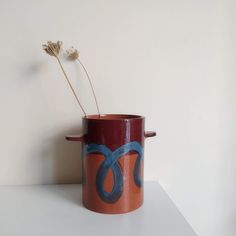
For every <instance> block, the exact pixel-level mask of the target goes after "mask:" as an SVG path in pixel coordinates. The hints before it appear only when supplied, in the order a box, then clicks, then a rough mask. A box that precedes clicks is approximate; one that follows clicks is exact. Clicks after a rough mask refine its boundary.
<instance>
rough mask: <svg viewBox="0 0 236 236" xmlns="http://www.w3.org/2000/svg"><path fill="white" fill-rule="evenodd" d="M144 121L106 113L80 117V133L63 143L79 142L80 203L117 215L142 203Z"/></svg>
mask: <svg viewBox="0 0 236 236" xmlns="http://www.w3.org/2000/svg"><path fill="white" fill-rule="evenodd" d="M144 123H145V118H144V117H143V116H138V115H125V114H106V115H100V116H99V115H88V116H86V117H83V133H82V134H81V135H68V136H66V139H67V140H70V141H79V142H81V143H82V189H83V190H82V192H83V193H82V195H83V197H82V199H83V200H82V201H83V205H84V206H85V207H86V208H87V209H89V210H92V211H95V212H100V213H107V214H120V213H126V212H130V211H133V210H135V209H137V208H139V207H140V206H141V205H142V204H143V198H144V188H143V166H144V140H145V139H146V138H149V137H153V136H155V135H156V133H155V132H154V131H149V132H147V131H145V129H144Z"/></svg>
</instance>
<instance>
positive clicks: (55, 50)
mask: <svg viewBox="0 0 236 236" xmlns="http://www.w3.org/2000/svg"><path fill="white" fill-rule="evenodd" d="M61 47H62V42H61V41H57V42H56V43H53V42H52V41H48V42H47V44H43V50H45V52H46V53H47V54H48V55H50V56H54V57H58V56H59V54H60V51H61Z"/></svg>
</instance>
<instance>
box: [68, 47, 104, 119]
mask: <svg viewBox="0 0 236 236" xmlns="http://www.w3.org/2000/svg"><path fill="white" fill-rule="evenodd" d="M66 56H67V59H68V60H70V61H76V60H77V61H78V62H79V64H80V65H81V66H82V68H83V70H84V71H85V74H86V77H87V79H88V81H89V84H90V87H91V89H92V92H93V97H94V100H95V103H96V107H97V111H98V114H99V116H100V114H101V113H100V110H99V106H98V101H97V97H96V94H95V91H94V87H93V84H92V80H91V78H90V76H89V74H88V71H87V70H86V68H85V66H84V64H83V63H82V61H81V60H80V59H79V51H78V50H77V49H76V48H74V47H71V48H70V49H68V50H66Z"/></svg>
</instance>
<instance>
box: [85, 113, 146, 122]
mask: <svg viewBox="0 0 236 236" xmlns="http://www.w3.org/2000/svg"><path fill="white" fill-rule="evenodd" d="M83 119H85V120H102V121H105V120H107V121H109V120H136V119H144V116H141V115H131V114H100V115H98V114H96V115H87V116H84V117H83Z"/></svg>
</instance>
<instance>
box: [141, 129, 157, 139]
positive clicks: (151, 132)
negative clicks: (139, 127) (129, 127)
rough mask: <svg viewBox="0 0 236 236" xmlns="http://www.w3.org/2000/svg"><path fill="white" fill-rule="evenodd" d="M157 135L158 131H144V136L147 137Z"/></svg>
mask: <svg viewBox="0 0 236 236" xmlns="http://www.w3.org/2000/svg"><path fill="white" fill-rule="evenodd" d="M156 135H157V133H156V132H155V131H145V132H144V137H145V138H151V137H154V136H156Z"/></svg>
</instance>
